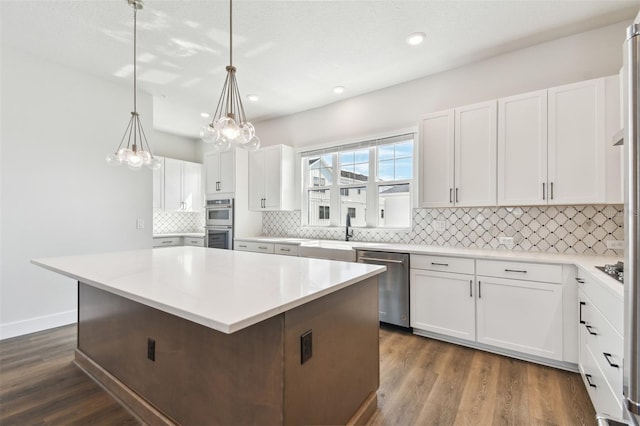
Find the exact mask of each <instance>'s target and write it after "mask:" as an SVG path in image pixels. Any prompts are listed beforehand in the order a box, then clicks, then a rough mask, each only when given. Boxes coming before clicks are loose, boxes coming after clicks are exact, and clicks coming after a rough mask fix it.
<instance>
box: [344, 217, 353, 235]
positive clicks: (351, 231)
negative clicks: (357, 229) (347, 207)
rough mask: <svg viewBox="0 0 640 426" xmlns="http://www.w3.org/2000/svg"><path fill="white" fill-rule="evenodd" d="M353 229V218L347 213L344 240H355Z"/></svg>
mask: <svg viewBox="0 0 640 426" xmlns="http://www.w3.org/2000/svg"><path fill="white" fill-rule="evenodd" d="M349 228H351V216H349V213H347V226H346V228H345V230H344V240H345V241H349V239H350V238H353V229H349Z"/></svg>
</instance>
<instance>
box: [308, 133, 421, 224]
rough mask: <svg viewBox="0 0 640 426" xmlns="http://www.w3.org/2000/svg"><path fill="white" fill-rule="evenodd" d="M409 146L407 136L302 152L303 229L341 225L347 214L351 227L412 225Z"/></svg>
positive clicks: (410, 154)
mask: <svg viewBox="0 0 640 426" xmlns="http://www.w3.org/2000/svg"><path fill="white" fill-rule="evenodd" d="M413 142H414V135H413V134H405V135H400V136H394V137H389V138H384V139H377V140H372V141H365V142H360V143H357V144H350V145H345V146H338V147H334V148H332V149H324V150H319V151H310V152H304V153H302V162H303V173H304V183H303V185H304V188H305V190H304V194H303V197H304V204H305V206H306V223H305V225H308V226H345V224H346V218H347V216H349V218H350V222H351V226H353V227H381V228H385V227H386V228H409V227H411V184H412V180H413V157H414V151H413ZM330 212H333V213H334V214H330ZM336 212H337V213H336ZM338 213H339V214H338Z"/></svg>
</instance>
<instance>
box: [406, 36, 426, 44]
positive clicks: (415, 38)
mask: <svg viewBox="0 0 640 426" xmlns="http://www.w3.org/2000/svg"><path fill="white" fill-rule="evenodd" d="M426 37H427V35H426V34H425V33H412V34H409V37H407V44H410V45H411V46H417V45H419V44H421V43H422V42H423V41H424V39H425V38H426Z"/></svg>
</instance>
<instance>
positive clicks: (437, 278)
mask: <svg viewBox="0 0 640 426" xmlns="http://www.w3.org/2000/svg"><path fill="white" fill-rule="evenodd" d="M410 283H411V289H410V290H411V298H410V300H411V302H410V303H411V327H414V328H417V329H420V330H426V331H431V332H435V333H440V334H444V335H447V336H452V337H457V338H459V339H465V340H475V337H476V333H475V299H474V290H473V276H472V275H463V274H451V273H447V272H435V271H424V270H420V269H411V281H410Z"/></svg>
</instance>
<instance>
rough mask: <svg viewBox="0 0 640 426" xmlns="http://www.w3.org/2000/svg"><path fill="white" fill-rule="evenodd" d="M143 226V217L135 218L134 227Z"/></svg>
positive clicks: (141, 227) (140, 227)
mask: <svg viewBox="0 0 640 426" xmlns="http://www.w3.org/2000/svg"><path fill="white" fill-rule="evenodd" d="M143 228H144V219H142V218H140V217H139V218H138V219H137V220H136V229H143Z"/></svg>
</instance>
